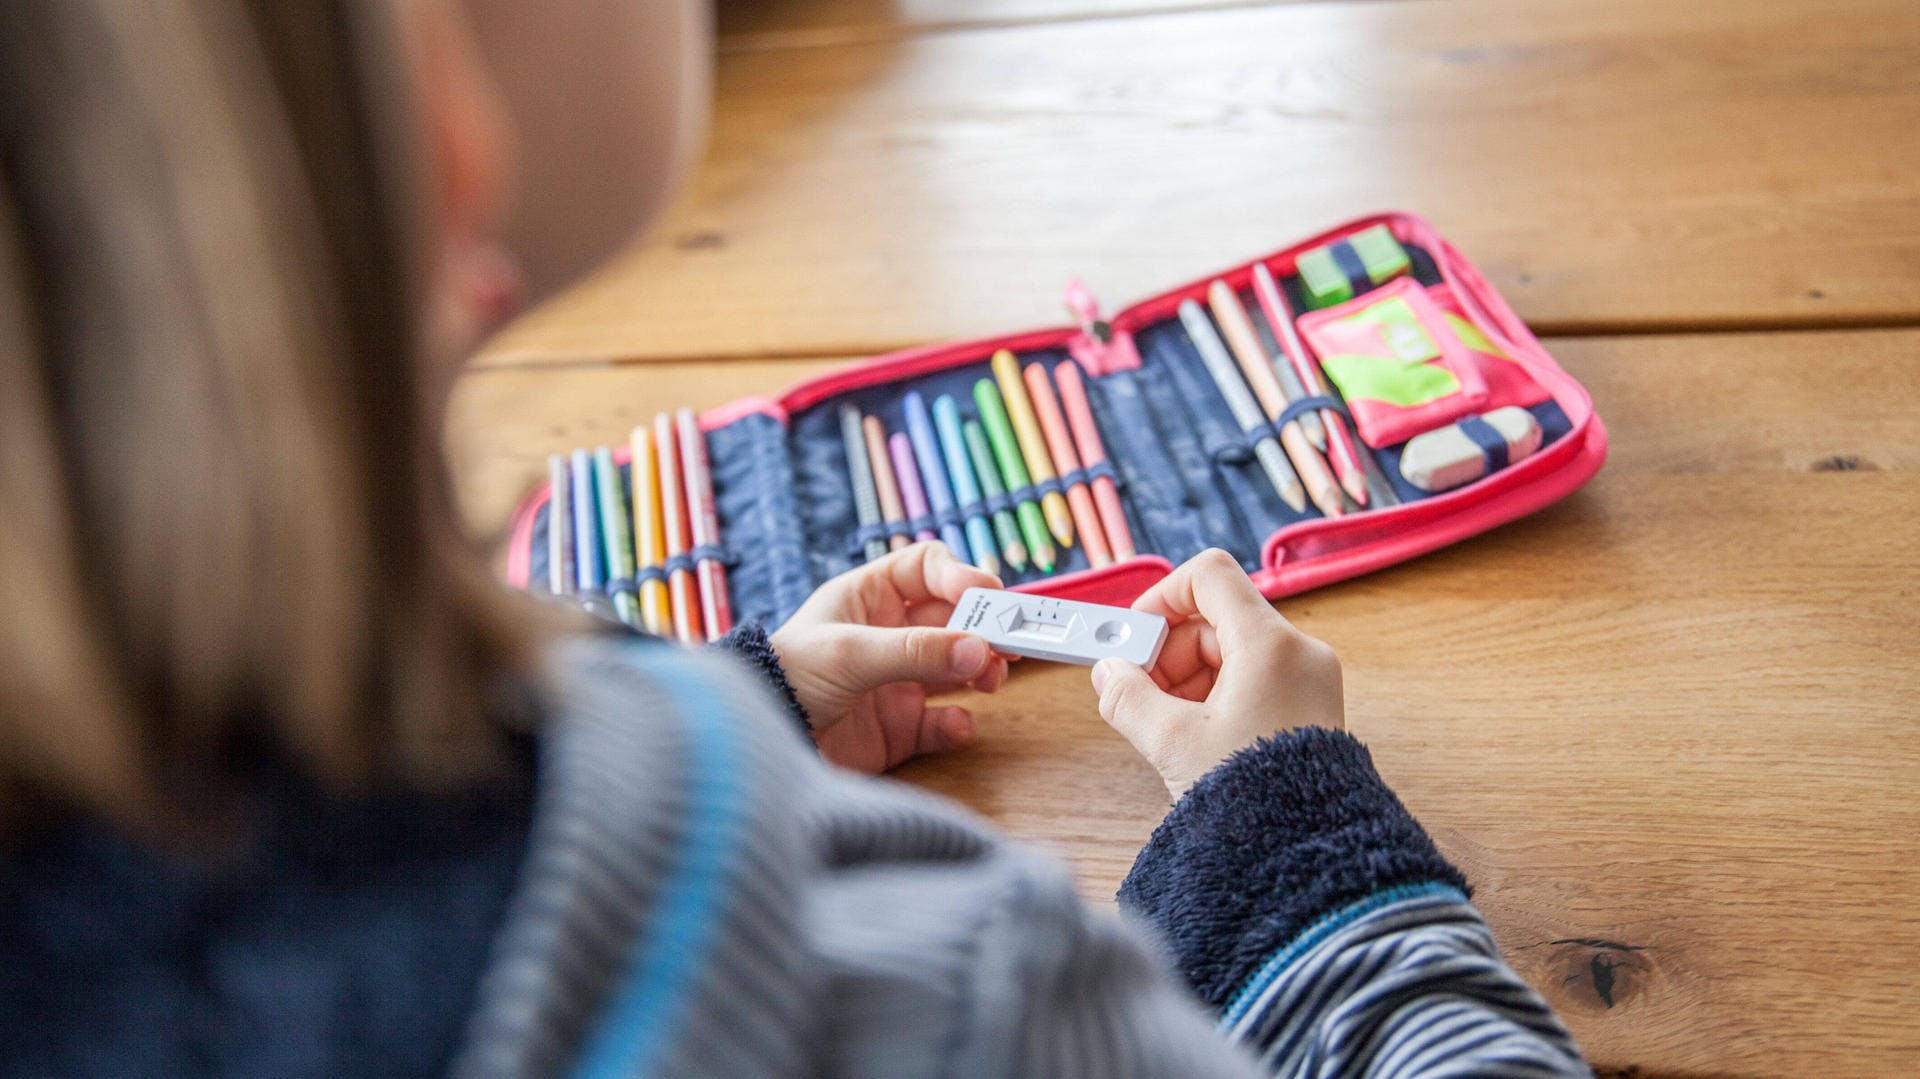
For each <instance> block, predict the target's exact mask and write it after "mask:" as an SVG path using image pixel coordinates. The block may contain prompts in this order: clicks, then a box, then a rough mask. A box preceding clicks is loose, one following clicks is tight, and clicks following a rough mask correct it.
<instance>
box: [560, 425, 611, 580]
mask: <svg viewBox="0 0 1920 1079" xmlns="http://www.w3.org/2000/svg"><path fill="white" fill-rule="evenodd" d="M568 463H569V465H570V466H571V470H572V473H573V475H572V480H573V483H572V486H573V493H572V497H571V499H570V501H571V502H572V503H573V506H572V508H573V575H574V591H576V592H598V591H600V586H601V585H603V584H605V583H606V579H605V578H604V577H602V576H601V570H600V525H599V523H598V522H597V521H595V520H594V518H595V517H596V516H597V514H596V512H595V510H594V495H593V455H592V454H589V453H588V452H587V451H586V450H574V451H573V458H572V460H571V461H569V462H568Z"/></svg>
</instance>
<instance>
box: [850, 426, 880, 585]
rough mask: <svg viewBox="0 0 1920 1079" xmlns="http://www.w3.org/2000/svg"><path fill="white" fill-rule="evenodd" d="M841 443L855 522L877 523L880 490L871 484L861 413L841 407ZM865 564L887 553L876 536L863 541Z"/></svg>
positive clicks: (871, 473)
mask: <svg viewBox="0 0 1920 1079" xmlns="http://www.w3.org/2000/svg"><path fill="white" fill-rule="evenodd" d="M840 442H841V444H842V446H843V447H844V448H845V449H846V452H847V478H848V479H849V480H851V481H852V483H853V514H854V520H855V521H856V522H858V523H859V525H860V527H861V528H863V529H864V528H871V527H873V526H874V525H877V524H879V523H880V489H879V488H877V487H875V486H874V485H873V463H872V462H870V461H868V460H867V436H866V434H865V433H864V432H862V431H861V430H860V410H859V409H857V408H855V407H853V406H852V405H841V406H840ZM865 552H866V556H867V561H869V562H871V561H873V560H874V559H876V558H880V557H882V556H883V555H885V554H886V553H887V541H886V540H885V539H884V538H882V537H879V536H876V537H874V538H873V539H870V540H868V541H867V542H866V548H865Z"/></svg>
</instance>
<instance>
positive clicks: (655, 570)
mask: <svg viewBox="0 0 1920 1079" xmlns="http://www.w3.org/2000/svg"><path fill="white" fill-rule="evenodd" d="M666 579H667V571H666V570H664V569H661V568H660V567H659V566H641V567H640V568H639V569H637V570H634V571H633V581H634V586H635V588H636V589H637V588H638V587H639V586H640V585H643V584H646V583H647V582H648V581H659V582H663V583H664V582H665V581H666Z"/></svg>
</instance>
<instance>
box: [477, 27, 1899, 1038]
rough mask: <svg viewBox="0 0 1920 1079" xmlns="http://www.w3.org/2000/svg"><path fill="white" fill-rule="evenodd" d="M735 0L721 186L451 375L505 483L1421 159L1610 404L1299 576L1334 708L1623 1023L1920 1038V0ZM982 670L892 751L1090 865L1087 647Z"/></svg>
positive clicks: (1484, 879) (1121, 290)
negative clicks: (1456, 535)
mask: <svg viewBox="0 0 1920 1079" xmlns="http://www.w3.org/2000/svg"><path fill="white" fill-rule="evenodd" d="M722 28H723V31H724V36H723V41H722V58H721V64H720V76H719V80H720V100H719V112H718V117H717V128H716V132H715V136H714V142H713V147H712V153H711V155H710V160H709V161H708V164H707V166H706V169H705V171H704V172H703V173H702V175H701V177H700V178H699V180H698V181H697V182H696V184H695V186H694V189H693V191H692V192H691V193H690V194H689V196H688V197H687V198H686V199H685V200H683V202H682V203H681V204H680V206H679V207H678V209H677V210H676V211H675V212H674V214H673V215H672V216H671V218H670V220H668V221H667V222H666V223H664V224H663V225H662V226H661V227H660V228H659V229H657V230H656V231H655V233H654V234H653V236H652V238H651V239H650V240H648V241H647V242H645V243H643V244H642V245H640V246H639V247H637V248H636V249H635V250H634V251H632V252H631V253H630V254H628V255H627V256H625V257H623V258H622V259H620V260H619V261H618V262H616V263H615V264H613V265H612V266H610V267H608V268H607V269H606V270H605V271H604V272H602V273H601V274H599V275H597V276H596V277H595V278H594V279H592V280H591V281H589V282H587V283H585V284H584V285H583V286H582V287H581V288H579V289H578V290H576V291H575V292H573V293H571V294H569V295H568V296H565V297H563V298H561V299H560V300H558V301H556V302H555V303H553V304H551V305H549V306H548V307H547V308H546V309H544V310H542V311H539V312H536V313H534V314H533V315H532V316H531V317H529V318H527V319H526V320H524V321H523V322H522V323H520V324H519V325H517V326H515V327H513V328H511V329H510V330H509V331H508V332H507V333H506V334H504V335H503V336H502V337H501V338H500V339H499V341H498V342H496V344H495V345H494V346H493V347H492V348H490V349H489V350H488V351H487V353H486V354H485V355H484V356H483V357H481V359H480V360H479V361H478V364H477V367H476V370H475V371H473V372H472V373H470V374H469V375H467V376H466V377H465V378H464V380H463V381H462V384H461V386H460V389H459V392H458V395H457V398H456V401H455V408H454V422H453V432H452V436H451V441H452V452H453V456H454V459H455V464H456V470H457V473H458V475H459V477H460V479H461V482H462V492H463V497H464V499H465V508H466V512H467V514H468V517H469V519H470V521H471V522H472V523H473V525H474V527H475V528H476V530H478V531H479V532H480V533H481V534H482V535H484V536H487V537H489V538H491V539H493V540H494V541H495V542H497V540H498V537H499V530H500V528H501V526H502V524H503V522H504V520H505V516H506V513H507V510H508V508H509V507H510V506H511V504H512V502H513V500H514V499H515V498H516V497H517V496H518V495H519V494H520V493H522V492H523V491H524V490H525V489H526V488H527V486H528V485H530V484H531V483H532V482H533V481H534V480H535V479H536V477H537V476H538V475H539V474H540V472H541V469H542V462H543V460H544V457H545V455H546V454H547V453H548V452H550V451H553V450H556V449H562V448H567V447H571V446H574V445H591V444H597V443H602V442H607V441H610V440H613V439H616V438H618V437H620V436H622V435H623V434H624V432H625V431H626V430H627V429H628V428H629V427H630V426H631V425H632V424H633V422H634V421H635V420H637V419H641V418H644V417H645V416H648V415H650V414H651V413H652V412H653V411H654V410H655V409H657V408H659V407H662V406H665V405H670V404H693V405H696V406H698V405H708V404H714V403H718V402H720V401H723V400H727V399H730V398H733V397H737V396H740V395H742V394H746V393H756V392H768V391H772V390H777V389H779V388H781V387H783V386H785V385H787V384H789V383H791V382H793V381H795V380H797V379H799V378H802V377H805V376H806V375H808V374H810V373H812V372H815V371H818V370H821V369H824V368H826V367H830V366H833V365H835V364H837V363H842V362H846V361H848V360H850V359H853V358H857V357H859V356H862V355H866V354H870V353H872V352H874V351H878V350H882V349H885V348H890V347H894V346H898V345H901V344H907V343H913V342H919V341H925V340H930V339H936V338H940V337H947V336H962V335H964V336H975V335H981V334H987V333H993V332H999V331H1004V330H1008V329H1012V328H1015V327H1018V326H1021V325H1025V324H1030V323H1041V324H1045V323H1055V322H1058V321H1059V320H1060V316H1059V315H1058V313H1057V296H1058V290H1059V287H1060V284H1061V282H1062V281H1063V280H1064V278H1065V277H1066V276H1067V275H1069V274H1072V273H1079V274H1082V275H1083V276H1086V277H1087V278H1088V279H1089V280H1090V281H1092V282H1093V283H1095V284H1096V286H1097V287H1099V288H1100V290H1101V291H1102V292H1103V293H1105V294H1106V295H1108V296H1109V297H1111V298H1112V299H1113V300H1115V301H1118V300H1123V299H1125V298H1128V297H1131V296H1137V295H1141V294H1144V293H1147V292H1150V291H1156V290H1158V289H1161V288H1164V287H1165V286H1167V285H1169V284H1172V283H1175V282H1177V281H1180V280H1184V279H1186V278H1188V277H1191V276H1194V275H1196V274H1198V273H1202V272H1205V271H1206V270H1208V269H1210V268H1213V267H1216V266H1219V265H1224V264H1226V263H1228V262H1231V261H1233V260H1236V259H1240V258H1243V257H1246V256H1248V255H1250V254H1253V253H1255V252H1258V251H1260V250H1264V249H1268V248H1271V247H1274V246H1276V245H1277V244H1279V243H1281V242H1284V241H1286V240H1288V239H1290V238H1292V237H1294V236H1297V235H1301V234H1305V233H1306V232H1308V231H1311V230H1316V229H1318V228H1319V227H1322V226H1324V225H1326V224H1328V223H1331V222H1333V221H1335V220H1339V219H1341V218H1343V217H1346V216H1349V215H1352V214H1354V213H1357V212H1359V211H1362V210H1365V209H1370V208H1374V207H1377V206H1380V205H1404V206H1407V207H1409V208H1414V209H1419V210H1421V211H1423V212H1426V213H1427V214H1429V215H1430V216H1432V217H1434V218H1435V219H1436V221H1437V222H1438V223H1439V225H1440V226H1441V228H1442V229H1443V230H1445V231H1446V232H1448V233H1449V235H1450V236H1452V237H1453V238H1454V239H1455V240H1456V241H1457V242H1458V243H1459V244H1460V245H1461V246H1462V248H1463V249H1464V250H1465V251H1466V252H1467V253H1468V255H1469V256H1470V257H1473V258H1475V259H1476V261H1478V262H1479V263H1480V264H1481V265H1482V267H1483V268H1484V269H1486V270H1487V271H1488V272H1489V274H1490V276H1491V277H1492V278H1493V279H1494V281H1495V284H1496V285H1498V286H1499V287H1500V288H1501V289H1502V290H1503V291H1504V292H1505V293H1506V294H1507V295H1508V296H1510V297H1511V298H1512V299H1513V300H1514V302H1515V303H1516V305H1517V306H1518V307H1519V309H1520V310H1521V313H1522V314H1523V315H1525V316H1527V317H1528V318H1529V320H1530V321H1532V322H1533V323H1534V324H1535V325H1536V327H1539V328H1541V329H1542V330H1543V332H1545V333H1547V334H1548V335H1549V340H1548V344H1549V347H1550V348H1551V349H1552V350H1553V351H1554V353H1555V354H1556V355H1557V356H1558V357H1560V359H1561V360H1562V362H1563V364H1564V365H1565V366H1566V368H1567V369H1568V370H1569V371H1570V372H1572V373H1573V374H1574V375H1575V376H1576V377H1578V378H1580V379H1581V380H1582V381H1583V382H1585V383H1586V384H1587V385H1588V387H1590V388H1591V389H1592V391H1593V394H1594V397H1595V400H1596V402H1597V404H1598V407H1599V410H1600V413H1601V415H1602V416H1603V417H1604V418H1605V419H1606V421H1607V423H1608V425H1609V427H1610V429H1611V432H1612V436H1613V454H1612V457H1611V459H1610V460H1609V462H1608V465H1607V467H1606V469H1605V470H1604V471H1603V472H1602V473H1601V474H1600V476H1599V477H1598V478H1597V479H1595V480H1594V481H1593V482H1592V483H1591V484H1590V485H1588V487H1586V488H1585V489H1584V490H1582V491H1581V492H1579V493H1578V494H1576V495H1574V496H1573V497H1571V498H1569V499H1567V500H1566V501H1564V502H1562V503H1561V504H1559V505H1557V506H1555V507H1553V508H1551V509H1549V510H1546V511H1544V512H1542V513H1540V514H1538V515H1536V516H1534V517H1532V518H1529V519H1527V520H1524V521H1521V522H1518V523H1516V524H1513V525H1510V526H1508V527H1506V528H1503V529H1500V530H1498V531H1496V532H1494V533H1492V534H1490V535H1487V536H1485V537H1482V538H1479V539H1475V540H1473V541H1470V542H1468V543H1464V544H1461V545H1458V546H1456V547H1453V548H1450V549H1448V550H1446V551H1443V552H1440V553H1437V554H1434V555H1431V556H1428V557H1426V558H1423V559H1420V560H1418V561H1416V562H1413V563H1410V564H1407V565H1404V566H1400V567H1397V568H1395V569H1392V570H1389V571H1387V572H1384V573H1380V574H1376V575H1374V576H1372V577H1369V578H1365V579H1362V580H1358V581H1352V582H1349V583H1346V584H1343V585H1339V586H1335V587H1332V588H1327V589H1323V590H1321V591H1319V592H1315V593H1312V594H1310V595H1306V596H1301V597H1297V598H1295V599H1292V600H1288V601H1286V602H1284V603H1283V604H1281V609H1282V610H1283V611H1284V612H1285V613H1286V614H1287V615H1288V616H1289V617H1291V618H1293V619H1295V620H1296V621H1298V622H1299V623H1300V624H1301V625H1302V626H1303V627H1305V628H1306V629H1307V630H1308V631H1309V632H1311V633H1314V634H1316V635H1318V636H1321V637H1323V638H1325V639H1327V640H1329V641H1331V642H1333V643H1334V644H1335V645H1336V646H1337V647H1338V648H1339V650H1340V653H1341V656H1342V659H1343V660H1344V662H1345V665H1346V671H1347V679H1348V684H1347V688H1348V701H1349V726H1350V728H1351V729H1352V730H1353V731H1354V732H1355V733H1356V734H1357V735H1358V736H1359V737H1361V738H1362V739H1363V740H1365V741H1366V742H1367V743H1368V744H1369V745H1370V746H1371V747H1372V748H1373V751H1374V754H1375V757H1376V759H1377V761H1378V762H1379V765H1380V768H1381V771H1382V773H1383V774H1384V775H1385V776H1386V777H1387V778H1388V780H1389V781H1390V782H1391V783H1392V784H1393V785H1394V787H1395V789H1396V790H1397V791H1398V792H1399V793H1400V794H1401V796H1402V798H1403V799H1404V800H1405V801H1406V802H1407V804H1408V805H1409V806H1410V807H1411V808H1412V809H1413V811H1414V812H1415V813H1416V814H1417V815H1419V816H1420V818H1421V819H1422V820H1423V821H1424V822H1425V823H1426V825H1427V826H1428V828H1429V829H1430V830H1431V831H1432V832H1433V833H1434V835H1435V837H1436V839H1437V840H1438V841H1439V842H1440V844H1441V846H1442V847H1443V848H1444V849H1445V850H1446V851H1447V853H1448V854H1449V855H1450V856H1451V857H1453V858H1454V859H1455V860H1456V861H1457V862H1458V863H1459V864H1460V865H1461V866H1462V867H1463V868H1464V869H1465V870H1466V872H1467V874H1468V875H1469V877H1470V878H1472V879H1473V881H1474V882H1475V884H1476V885H1477V887H1478V889H1479V892H1478V900H1479V902H1480V903H1481V905H1482V906H1483V908H1484V909H1485V910H1486V911H1487V914H1488V917H1489V919H1490V920H1491V921H1492V923H1493V925H1494V928H1495V931H1496V933H1497V934H1498V936H1499V938H1500V941H1501V944H1502V946H1503V947H1504V948H1505V949H1506V950H1507V954H1508V956H1509V957H1510V958H1511V959H1512V960H1513V962H1514V964H1515V965H1516V967H1517V968H1518V969H1519V970H1520V971H1521V973H1522V974H1523V975H1525V976H1526V977H1527V978H1528V979H1529V980H1530V981H1531V982H1532V983H1533V984H1534V985H1535V986H1536V987H1537V988H1539V989H1540V990H1541V991H1542V992H1543V993H1545V994H1546V995H1547V996H1548V997H1549V999H1551V1000H1552V1001H1553V1002H1554V1004H1555V1005H1556V1006H1557V1007H1559V1008H1560V1009H1561V1011H1562V1013H1563V1014H1564V1015H1565V1016H1566V1018H1567V1020H1568V1022H1569V1023H1570V1024H1571V1025H1572V1027H1573V1029H1574V1031H1575V1033H1576V1035H1577V1036H1578V1037H1579V1039H1580V1041H1581V1044H1582V1045H1583V1046H1584V1047H1585V1048H1586V1050H1587V1051H1588V1052H1589V1054H1591V1056H1592V1058H1593V1060H1594V1061H1595V1062H1596V1063H1597V1064H1599V1065H1602V1066H1603V1067H1604V1068H1605V1069H1606V1070H1609V1071H1617V1072H1622V1073H1629V1072H1631V1073H1635V1074H1743V1075H1744V1074H1768V1075H1775V1074H1800V1075H1827V1074H1836V1073H1847V1074H1888V1073H1900V1072H1905V1073H1911V1072H1914V1071H1915V1070H1920V614H1917V613H1916V604H1920V538H1916V537H1920V529H1916V527H1915V524H1914V518H1915V515H1916V512H1920V406H1917V405H1916V404H1915V402H1916V400H1920V329H1915V328H1909V327H1920V228H1916V225H1920V169H1916V168H1915V164H1916V163H1917V162H1920V136H1917V135H1916V132H1920V64H1917V63H1916V62H1915V59H1914V57H1915V56H1917V55H1920V5H1914V4H1911V3H1907V2H1897V0H1888V2H1864V0H1863V2H1854V3H1835V2H1827V0H1819V2H1815V0H1791V2H1788V0H1779V2H1758V0H1695V2H1693V3H1691V4H1674V3H1672V2H1670V0H1644V2H1642V0H1633V2H1619V3H1615V2H1608V0H1579V2H1576V0H1566V2H1563V3H1559V4H1555V5H1552V6H1551V7H1550V8H1548V7H1544V6H1541V5H1537V4H1535V3H1531V2H1524V0H1516V2H1511V3H1505V2H1495V0H1406V2H1391V0H1342V2H1335V3H1302V4H1293V3H1257V2H1216V3H1207V2H1202V0H1187V2H1159V0H1156V2H1152V3H1148V2H1145V0H1139V2H1127V3H1118V4H1112V5H1105V6H1102V5H1099V4H1096V3H1093V2H1091V0H993V2H991V3H981V4H970V3H965V2H962V0H902V2H900V3H898V4H897V5H887V4H881V3H879V2H878V0H862V2H849V3H841V4H830V3H815V2H806V0H784V2H775V0H767V2H763V3H758V4H750V5H747V4H742V5H737V6H735V7H732V8H730V9H729V11H728V12H727V13H726V15H725V16H724V18H723V23H722ZM974 703H975V704H976V706H977V707H978V710H979V711H980V712H981V714H982V715H983V717H984V737H983V738H982V740H981V742H980V743H979V745H978V746H977V747H976V748H974V749H973V750H970V751H969V752H967V753H964V754H961V755H958V756H955V757H952V758H948V759H944V760H939V761H930V762H921V763H917V764H914V765H911V766H909V767H908V768H907V769H905V770H903V772H902V776H903V778H906V779H907V780H909V781H911V782H915V783H919V784H921V785H924V786H927V787H930V788H932V789H935V790H938V791H941V792H943V793H946V794H949V795H952V796H953V797H955V798H957V799H959V800H961V801H962V802H964V803H966V804H968V805H970V806H972V807H974V808H975V809H977V810H979V811H980V812H982V813H984V814H986V815H988V816H990V817H992V818H993V819H994V820H996V821H997V822H999V823H1000V824H1001V825H1002V826H1004V827H1005V828H1007V829H1008V830H1009V831H1011V832H1012V833H1014V834H1015V835H1017V836H1020V837H1021V838H1023V839H1027V840H1030V841H1034V842H1039V843H1043V844H1047V845H1049V846H1051V847H1053V848H1054V849H1056V850H1057V851H1058V852H1059V853H1060V854H1061V855H1062V856H1063V857H1064V858H1066V859H1067V860H1069V861H1070V862H1071V863H1072V864H1073V866H1074V868H1075V870H1076V872H1077V873H1078V875H1079V879H1080V880H1081V882H1082V885H1083V890H1084V891H1085V893H1086V894H1087V895H1088V897H1089V898H1090V899H1094V900H1096V901H1100V902H1110V896H1111V894H1112V891H1113V888H1114V886H1115V884H1116V883H1117V882H1118V880H1119V879H1120V877H1121V876H1122V875H1123V874H1124V873H1125V871H1126V868H1127V866H1128V864H1129V863H1130V861H1131V858H1132V856H1133V853H1134V852H1135V851H1136V850H1137V849H1138V848H1139V846H1140V844H1141V842H1142V841H1143V840H1144V839H1145V837H1146V835H1147V834H1148V832H1149V831H1150V830H1151V829H1152V826H1153V824H1154V823H1155V822H1156V821H1157V820H1158V819H1159V816H1160V815H1161V814H1162V813H1163V812H1164V811H1165V805H1164V798H1163V796H1162V793H1161V791H1160V788H1159V785H1158V783H1157V782H1156V781H1155V780H1154V778H1153V777H1152V775H1151V773H1150V772H1149V770H1148V769H1147V768H1146V766H1145V765H1144V764H1142V763H1140V762H1139V761H1138V759H1137V758H1135V757H1134V755H1133V754H1132V752H1131V751H1130V750H1129V749H1128V747H1127V746H1126V745H1125V743H1123V742H1122V741H1120V740H1119V739H1118V737H1117V736H1115V735H1113V734H1112V733H1111V732H1110V731H1109V730H1108V729H1107V728H1106V727H1105V726H1104V725H1103V724H1102V723H1101V722H1100V720H1099V717H1098V715H1097V714H1096V713H1095V711H1094V708H1093V699H1092V695H1091V691H1090V690H1089V689H1088V688H1087V686H1086V684H1085V676H1084V673H1083V672H1080V671H1078V670H1073V669H1066V668H1058V667H1055V668H1050V669H1049V668H1038V667H1036V668H1035V669H1033V670H1029V671H1025V672H1023V673H1022V674H1021V675H1020V676H1018V677H1017V678H1016V679H1015V680H1014V682H1013V683H1012V685H1011V686H1010V687H1009V688H1008V689H1007V690H1006V691H1005V692H1003V694H1002V695H1001V696H1000V697H998V698H996V699H994V700H992V701H991V702H974ZM1635 1069H1638V1071H1637V1072H1635V1071H1634V1070H1635Z"/></svg>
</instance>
